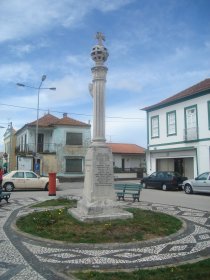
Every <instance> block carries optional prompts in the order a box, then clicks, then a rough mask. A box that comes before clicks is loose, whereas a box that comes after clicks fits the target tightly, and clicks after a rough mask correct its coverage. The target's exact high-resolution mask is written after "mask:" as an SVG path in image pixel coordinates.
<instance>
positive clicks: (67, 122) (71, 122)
mask: <svg viewBox="0 0 210 280" xmlns="http://www.w3.org/2000/svg"><path fill="white" fill-rule="evenodd" d="M55 125H72V126H90V124H87V123H84V122H80V121H77V120H75V119H72V118H69V117H67V116H64V117H63V118H62V119H59V120H58V121H57V122H55Z"/></svg>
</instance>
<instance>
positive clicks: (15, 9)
mask: <svg viewBox="0 0 210 280" xmlns="http://www.w3.org/2000/svg"><path fill="white" fill-rule="evenodd" d="M131 2H133V1H132V0H114V1H111V2H110V1H108V0H100V1H99V0H90V1H87V0H80V1H75V0H62V1H57V0H8V1H1V2H0V10H1V18H0V26H1V29H0V42H4V41H7V40H11V39H21V38H24V37H26V36H34V34H37V33H39V32H44V31H45V30H51V29H52V28H53V27H54V26H56V25H63V26H64V27H66V28H75V27H76V28H78V26H79V25H80V24H81V23H83V19H84V18H85V16H86V15H87V14H89V13H90V12H92V11H93V10H94V9H98V10H101V11H102V12H109V11H113V10H116V9H119V8H120V7H122V6H124V5H127V4H129V3H131Z"/></svg>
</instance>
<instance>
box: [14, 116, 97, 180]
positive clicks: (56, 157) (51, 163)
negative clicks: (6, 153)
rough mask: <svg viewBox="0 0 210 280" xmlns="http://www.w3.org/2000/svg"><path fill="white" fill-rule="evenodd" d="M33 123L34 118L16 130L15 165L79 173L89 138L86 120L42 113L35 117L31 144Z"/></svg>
mask: <svg viewBox="0 0 210 280" xmlns="http://www.w3.org/2000/svg"><path fill="white" fill-rule="evenodd" d="M36 124H37V123H36V121H34V122H31V123H28V124H26V125H24V126H23V127H22V128H21V129H19V130H18V131H17V132H16V156H17V169H29V170H30V169H31V170H35V171H38V172H39V173H40V174H41V175H44V176H46V175H48V173H49V172H56V173H57V176H61V177H69V176H70V177H74V176H83V175H84V159H85V154H86V151H87V147H88V146H89V144H90V141H91V131H90V128H91V126H90V124H86V123H83V122H80V121H77V120H74V119H72V118H69V117H68V116H67V114H64V115H63V118H61V119H59V118H57V117H55V116H53V115H51V114H46V115H45V116H43V117H41V118H40V119H39V120H38V142H37V147H35V145H36ZM36 149H37V154H35V151H36ZM36 169H37V170H36Z"/></svg>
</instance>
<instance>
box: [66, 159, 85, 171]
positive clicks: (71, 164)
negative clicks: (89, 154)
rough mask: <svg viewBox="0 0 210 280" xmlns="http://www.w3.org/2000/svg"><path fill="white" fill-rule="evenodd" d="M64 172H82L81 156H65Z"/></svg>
mask: <svg viewBox="0 0 210 280" xmlns="http://www.w3.org/2000/svg"><path fill="white" fill-rule="evenodd" d="M66 172H82V158H67V159H66Z"/></svg>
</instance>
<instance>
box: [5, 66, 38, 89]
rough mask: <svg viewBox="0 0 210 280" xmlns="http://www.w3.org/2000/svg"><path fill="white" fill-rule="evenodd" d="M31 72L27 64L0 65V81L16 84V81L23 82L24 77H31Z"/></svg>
mask: <svg viewBox="0 0 210 280" xmlns="http://www.w3.org/2000/svg"><path fill="white" fill-rule="evenodd" d="M32 73H33V70H32V68H31V66H30V64H28V63H24V62H23V63H14V64H1V65H0V81H3V82H13V83H14V84H15V83H16V82H18V79H20V80H25V79H26V77H28V76H30V75H32Z"/></svg>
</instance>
